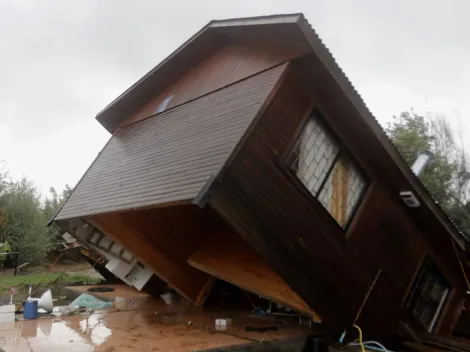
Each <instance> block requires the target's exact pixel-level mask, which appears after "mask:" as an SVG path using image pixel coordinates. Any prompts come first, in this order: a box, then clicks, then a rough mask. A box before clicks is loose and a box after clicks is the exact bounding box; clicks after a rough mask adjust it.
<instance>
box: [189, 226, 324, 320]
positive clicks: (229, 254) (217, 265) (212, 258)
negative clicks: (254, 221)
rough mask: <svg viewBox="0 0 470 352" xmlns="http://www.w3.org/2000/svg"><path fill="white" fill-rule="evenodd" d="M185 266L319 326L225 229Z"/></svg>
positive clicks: (299, 300) (302, 304)
mask: <svg viewBox="0 0 470 352" xmlns="http://www.w3.org/2000/svg"><path fill="white" fill-rule="evenodd" d="M188 263H189V264H190V265H191V266H193V267H195V268H197V269H199V270H201V271H203V272H205V273H207V274H209V275H212V276H215V277H217V278H219V279H221V280H224V281H227V282H229V283H231V284H233V285H236V286H238V287H240V288H242V289H244V290H246V291H249V292H252V293H254V294H256V295H259V296H261V297H264V298H268V299H271V300H272V301H274V302H276V303H279V304H282V305H284V306H287V307H290V308H292V309H294V310H295V311H298V312H302V313H303V314H305V315H307V316H310V317H312V318H313V319H314V320H315V321H316V322H320V317H318V315H317V314H315V312H313V311H312V309H311V308H310V307H309V306H308V305H307V304H305V302H304V301H303V300H302V298H300V297H299V296H298V295H297V294H296V293H295V292H294V291H292V290H291V289H290V287H289V286H288V285H287V284H286V283H285V282H284V280H282V279H281V278H280V277H279V275H277V274H276V273H275V272H274V271H273V270H272V269H271V268H270V267H269V266H268V265H267V264H266V263H265V262H264V260H263V259H262V258H261V257H260V256H259V255H258V254H257V253H256V252H255V251H254V250H253V249H252V248H250V246H249V245H248V244H247V243H246V242H244V241H243V240H242V239H241V238H240V237H239V236H238V235H237V234H236V233H235V232H234V231H233V230H232V229H231V228H230V227H229V226H227V225H226V224H223V225H222V226H219V227H218V228H217V229H216V230H215V231H214V234H213V235H212V236H210V237H209V238H208V239H206V241H205V242H204V243H203V244H202V245H201V247H199V249H198V250H197V251H196V252H195V253H194V254H193V255H192V256H191V258H189V260H188Z"/></svg>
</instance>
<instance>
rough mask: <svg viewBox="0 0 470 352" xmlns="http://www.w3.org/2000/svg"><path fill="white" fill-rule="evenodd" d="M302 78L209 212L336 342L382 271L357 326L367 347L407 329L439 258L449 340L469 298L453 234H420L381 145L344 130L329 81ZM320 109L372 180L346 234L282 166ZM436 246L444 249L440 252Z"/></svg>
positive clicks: (243, 153)
mask: <svg viewBox="0 0 470 352" xmlns="http://www.w3.org/2000/svg"><path fill="white" fill-rule="evenodd" d="M294 71H295V70H294ZM294 71H292V72H291V73H290V74H289V76H288V78H287V80H286V81H285V83H283V84H282V86H281V88H280V90H279V91H278V93H277V94H276V96H275V97H274V98H273V100H272V103H271V105H270V106H268V108H267V110H266V112H265V114H264V115H263V116H262V117H261V119H260V120H259V121H258V122H257V124H256V125H255V127H254V129H253V130H252V132H251V134H250V135H249V136H248V138H247V139H246V142H245V144H244V145H243V147H242V148H241V149H240V151H239V153H238V155H237V157H236V158H235V159H234V161H233V163H232V164H231V165H230V166H228V168H227V169H226V170H225V172H224V173H223V174H221V175H220V178H219V179H218V180H217V181H216V182H215V183H214V187H213V188H212V189H211V192H210V199H211V200H210V204H211V205H212V206H213V207H214V208H215V209H216V210H217V211H218V212H219V213H220V214H221V215H222V216H223V217H224V218H225V219H226V220H227V221H228V222H229V223H230V224H231V225H232V226H233V227H234V228H236V229H237V231H238V232H239V233H240V234H241V235H242V237H243V238H244V239H245V240H246V241H248V242H249V243H250V244H251V245H252V246H253V247H254V248H255V249H256V250H257V251H258V252H259V253H260V254H261V255H262V256H263V257H264V258H265V260H266V261H267V262H268V263H269V264H270V265H271V266H272V267H273V268H274V269H275V270H276V271H277V273H278V274H280V275H281V277H282V278H283V279H284V280H285V281H286V282H287V283H288V285H289V286H290V287H292V288H293V289H294V290H295V291H296V292H297V293H298V294H299V295H300V296H301V297H302V298H303V299H304V300H305V302H306V303H307V304H308V305H309V306H310V307H312V309H314V310H315V311H316V312H318V313H319V315H320V316H321V317H322V319H323V321H324V322H325V323H326V324H328V325H329V326H330V327H331V328H332V329H333V330H334V331H336V332H340V331H341V330H342V329H344V328H345V327H347V326H349V325H350V324H351V322H352V320H353V318H354V316H355V314H356V313H357V311H358V309H359V307H360V305H361V302H362V300H363V299H364V297H365V295H366V293H367V291H368V289H369V286H370V285H371V283H372V282H373V280H374V277H375V276H376V274H377V273H378V271H379V270H380V269H382V273H381V275H380V277H379V279H378V281H377V284H376V286H375V288H374V290H373V291H372V294H371V296H370V298H369V300H368V302H367V304H366V306H365V309H364V311H363V312H362V315H361V317H360V319H359V325H361V327H363V328H364V330H365V333H366V336H369V337H377V338H380V337H384V336H389V334H390V333H392V332H396V330H397V329H398V327H399V322H400V320H401V319H405V320H406V316H405V315H403V314H402V312H403V307H402V305H403V303H404V300H405V298H406V296H407V293H408V290H409V287H410V285H411V283H412V281H413V280H414V276H415V274H416V272H417V270H418V269H419V267H420V265H421V262H422V260H423V259H424V257H425V256H426V255H429V256H431V257H432V258H433V259H434V260H435V261H436V263H437V264H438V266H439V267H440V268H441V270H442V272H443V273H444V274H445V275H446V276H447V278H448V280H449V281H450V282H451V284H452V286H453V288H454V293H453V296H452V297H451V299H450V300H449V301H448V303H447V305H446V309H445V310H444V314H443V316H444V318H443V319H441V320H440V322H439V324H440V325H439V326H438V330H439V331H441V332H446V333H447V332H449V330H451V328H452V326H453V324H455V320H456V317H455V311H456V310H457V307H458V305H459V304H461V298H462V295H463V294H464V292H465V291H464V288H463V286H462V278H461V275H459V272H458V271H456V270H458V267H457V266H456V260H455V256H454V257H452V256H450V255H449V253H448V250H449V248H451V247H450V238H449V234H448V233H447V232H441V233H440V234H436V233H433V234H428V233H426V234H423V233H422V232H421V231H420V229H418V227H417V224H416V222H415V221H413V218H412V217H411V216H410V214H409V213H408V211H407V210H406V209H405V206H404V205H403V204H402V203H401V201H400V200H399V198H398V196H397V194H398V192H397V193H392V190H391V189H390V188H389V187H388V186H385V184H384V183H382V182H381V180H382V178H381V177H379V176H377V175H382V174H383V173H384V170H380V164H379V163H376V164H374V163H372V162H371V160H373V159H375V158H376V156H374V155H371V154H372V150H375V151H376V152H377V153H378V156H377V157H379V156H380V152H381V151H380V149H378V148H377V149H374V148H373V146H374V145H375V144H377V142H372V141H373V140H375V139H373V136H372V138H371V134H370V133H369V132H368V130H367V129H366V130H362V131H361V130H360V127H361V125H360V124H359V122H357V121H359V120H351V121H349V122H348V123H346V121H345V120H344V118H346V117H345V115H339V114H337V112H338V110H337V106H338V104H339V102H338V100H334V99H331V98H328V93H329V94H330V97H331V93H332V92H331V91H328V88H327V86H326V85H325V84H324V83H325V82H326V81H325V80H324V79H323V80H322V78H323V77H321V76H319V75H317V76H316V78H317V80H313V79H312V80H309V79H308V77H309V76H308V75H305V72H306V71H302V70H300V71H301V72H303V75H302V74H296V72H294ZM314 82H322V83H321V84H315V83H314ZM325 88H326V89H325ZM323 93H325V94H323ZM313 106H318V107H320V111H321V112H322V113H323V114H324V115H325V118H326V120H327V123H328V124H330V123H332V121H335V123H334V124H333V125H334V128H335V129H334V132H338V131H337V130H336V129H337V128H342V130H341V135H342V136H343V138H344V140H342V142H347V145H349V146H350V147H351V148H350V152H351V156H352V157H353V158H355V159H356V160H358V161H359V162H360V165H361V166H362V167H363V168H364V169H365V171H366V175H367V176H369V177H370V178H371V180H372V183H371V186H370V187H369V189H368V191H367V193H366V196H365V198H364V200H363V202H362V203H361V206H360V208H359V210H358V213H357V216H356V218H354V220H353V223H352V225H351V227H350V228H349V230H348V231H347V232H346V233H345V232H344V231H343V230H342V229H341V227H340V226H338V224H337V223H336V222H335V221H334V219H333V218H332V217H331V216H330V215H329V214H328V212H327V211H326V210H325V209H324V208H323V207H322V206H321V204H320V203H319V202H317V201H316V200H315V199H313V197H312V196H311V195H310V193H309V192H308V191H307V190H306V188H305V187H303V186H302V184H301V182H300V181H299V180H298V179H297V178H296V176H295V175H293V174H292V173H291V172H290V171H289V170H288V169H287V166H286V165H284V164H283V162H282V159H283V156H284V153H285V152H286V151H287V150H288V148H289V147H290V146H291V144H292V141H293V139H294V138H295V136H296V135H297V134H298V132H299V128H300V127H301V125H302V122H303V121H304V119H305V118H306V117H307V116H308V114H309V113H310V112H311V110H312V107H313ZM351 114H352V112H351ZM353 123H355V124H356V126H351V124H353ZM339 126H343V127H339ZM332 127H333V126H332ZM356 130H358V131H356ZM356 132H357V133H356ZM348 135H349V136H348ZM353 138H363V139H365V140H364V141H363V144H364V145H366V144H368V145H369V148H368V149H361V147H359V146H358V144H357V143H355V142H354V141H353ZM375 141H376V140H375ZM374 143H375V144H374ZM397 191H398V190H397ZM436 238H439V240H440V243H441V246H435V243H436V242H435V239H436ZM441 249H442V252H441Z"/></svg>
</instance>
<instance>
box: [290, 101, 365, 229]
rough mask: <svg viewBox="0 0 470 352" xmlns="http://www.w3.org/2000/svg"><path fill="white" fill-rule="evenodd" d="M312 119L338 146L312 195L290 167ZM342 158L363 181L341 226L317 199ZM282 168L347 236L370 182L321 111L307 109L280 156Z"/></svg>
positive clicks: (314, 108)
mask: <svg viewBox="0 0 470 352" xmlns="http://www.w3.org/2000/svg"><path fill="white" fill-rule="evenodd" d="M311 118H313V119H315V120H316V122H317V123H318V124H319V125H320V126H321V127H322V128H323V129H324V130H325V132H326V133H327V134H328V135H329V136H331V138H332V139H333V141H334V143H335V144H336V145H337V146H338V152H337V153H336V155H335V157H334V158H333V162H332V164H331V165H330V167H329V168H328V172H327V173H326V175H325V178H324V179H323V180H322V182H321V184H320V187H319V189H318V191H317V192H316V193H315V194H314V193H313V192H311V191H310V190H309V189H308V188H307V186H306V185H305V184H304V183H303V182H302V180H301V179H300V178H299V176H298V175H297V173H296V172H295V171H294V170H293V169H292V167H291V163H290V162H291V161H292V158H291V154H292V152H293V150H294V148H295V147H296V145H297V144H298V141H299V139H300V138H301V136H302V133H303V131H304V129H305V126H306V125H307V123H308V122H309V120H310V119H311ZM341 157H344V158H346V159H347V160H349V161H350V163H352V164H353V165H354V167H355V168H356V170H357V172H358V173H359V174H360V176H361V177H362V179H363V180H364V189H363V190H362V192H361V194H360V195H359V197H358V199H357V202H356V204H355V205H354V206H353V208H352V210H351V214H350V216H349V219H348V220H347V222H346V223H345V224H344V226H343V225H341V224H340V223H339V222H338V221H337V220H336V218H335V217H334V216H333V215H332V214H331V212H330V211H329V210H328V208H327V207H325V206H324V205H323V203H322V202H321V201H320V199H319V198H318V197H319V195H320V193H321V191H322V189H323V187H324V185H325V184H326V182H327V181H328V178H329V177H330V175H331V173H332V172H333V170H334V167H335V165H336V163H337V161H338V159H339V158H341ZM282 166H283V168H284V169H285V170H287V172H288V174H289V175H290V176H291V178H292V179H293V180H294V182H295V183H296V184H297V187H299V188H301V189H302V190H303V191H304V193H305V194H306V195H307V196H308V197H309V199H310V200H313V201H314V202H315V203H316V204H317V205H319V206H320V207H321V208H322V209H323V210H325V212H326V213H327V214H328V216H329V217H330V218H331V219H332V220H333V222H334V223H335V224H336V225H337V226H338V228H340V229H341V231H342V232H343V233H344V234H345V235H346V237H348V236H347V234H348V232H349V229H350V228H351V227H352V225H353V224H354V223H355V222H356V216H357V214H358V213H359V210H360V209H361V207H362V205H363V203H364V200H365V198H366V195H367V194H368V193H369V190H370V188H371V185H372V182H371V179H370V177H369V176H368V175H367V173H366V172H365V171H364V169H363V167H362V165H361V164H360V163H359V162H357V160H356V158H355V157H354V156H353V155H352V154H351V152H350V151H349V148H348V147H346V146H345V144H344V143H343V142H342V140H341V138H339V137H338V136H337V134H336V133H335V132H334V131H333V129H332V128H331V127H330V126H329V125H328V123H326V119H325V117H324V115H323V114H322V113H321V111H320V110H319V109H318V108H317V107H315V106H313V107H311V108H310V109H309V113H308V114H306V116H304V117H303V119H302V121H301V123H300V124H299V127H298V128H297V130H296V132H295V133H294V135H293V137H292V139H291V141H290V142H289V144H288V146H287V148H286V150H285V151H284V153H283V156H282Z"/></svg>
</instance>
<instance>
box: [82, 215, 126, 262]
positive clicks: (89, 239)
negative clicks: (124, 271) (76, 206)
mask: <svg viewBox="0 0 470 352" xmlns="http://www.w3.org/2000/svg"><path fill="white" fill-rule="evenodd" d="M87 224H88V226H89V227H90V228H91V229H92V230H91V232H90V234H89V235H88V237H87V238H86V240H85V243H86V245H87V246H94V247H96V248H98V249H101V250H103V251H105V252H106V253H107V254H109V255H110V256H112V257H114V258H117V259H119V260H122V261H124V262H126V263H128V264H130V263H132V261H133V260H134V259H135V256H134V255H133V254H132V253H131V252H130V251H129V250H127V249H126V248H124V247H123V246H122V245H121V244H119V243H117V242H116V241H115V240H113V239H112V238H111V237H110V236H108V235H107V234H105V233H104V232H103V231H101V230H100V229H99V228H97V227H96V226H93V225H90V224H89V223H87ZM95 233H97V234H98V235H99V237H98V240H97V242H96V243H94V242H91V239H92V238H93V236H94V234H95ZM103 237H107V238H109V239H110V240H111V244H110V245H109V246H108V247H105V246H101V245H100V244H99V243H100V242H101V239H102V238H103ZM115 243H117V244H118V245H119V246H121V250H120V251H119V254H116V253H114V252H112V251H111V248H113V246H114V244H115ZM124 252H128V253H130V254H131V256H132V259H130V260H129V259H126V258H124V257H123V254H124Z"/></svg>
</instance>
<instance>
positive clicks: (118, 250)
mask: <svg viewBox="0 0 470 352" xmlns="http://www.w3.org/2000/svg"><path fill="white" fill-rule="evenodd" d="M122 249H123V248H122V247H121V245H120V244H119V243H116V242H114V244H113V246H112V247H111V249H110V251H111V253H113V254H115V255H117V256H119V255H121V252H122Z"/></svg>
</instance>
